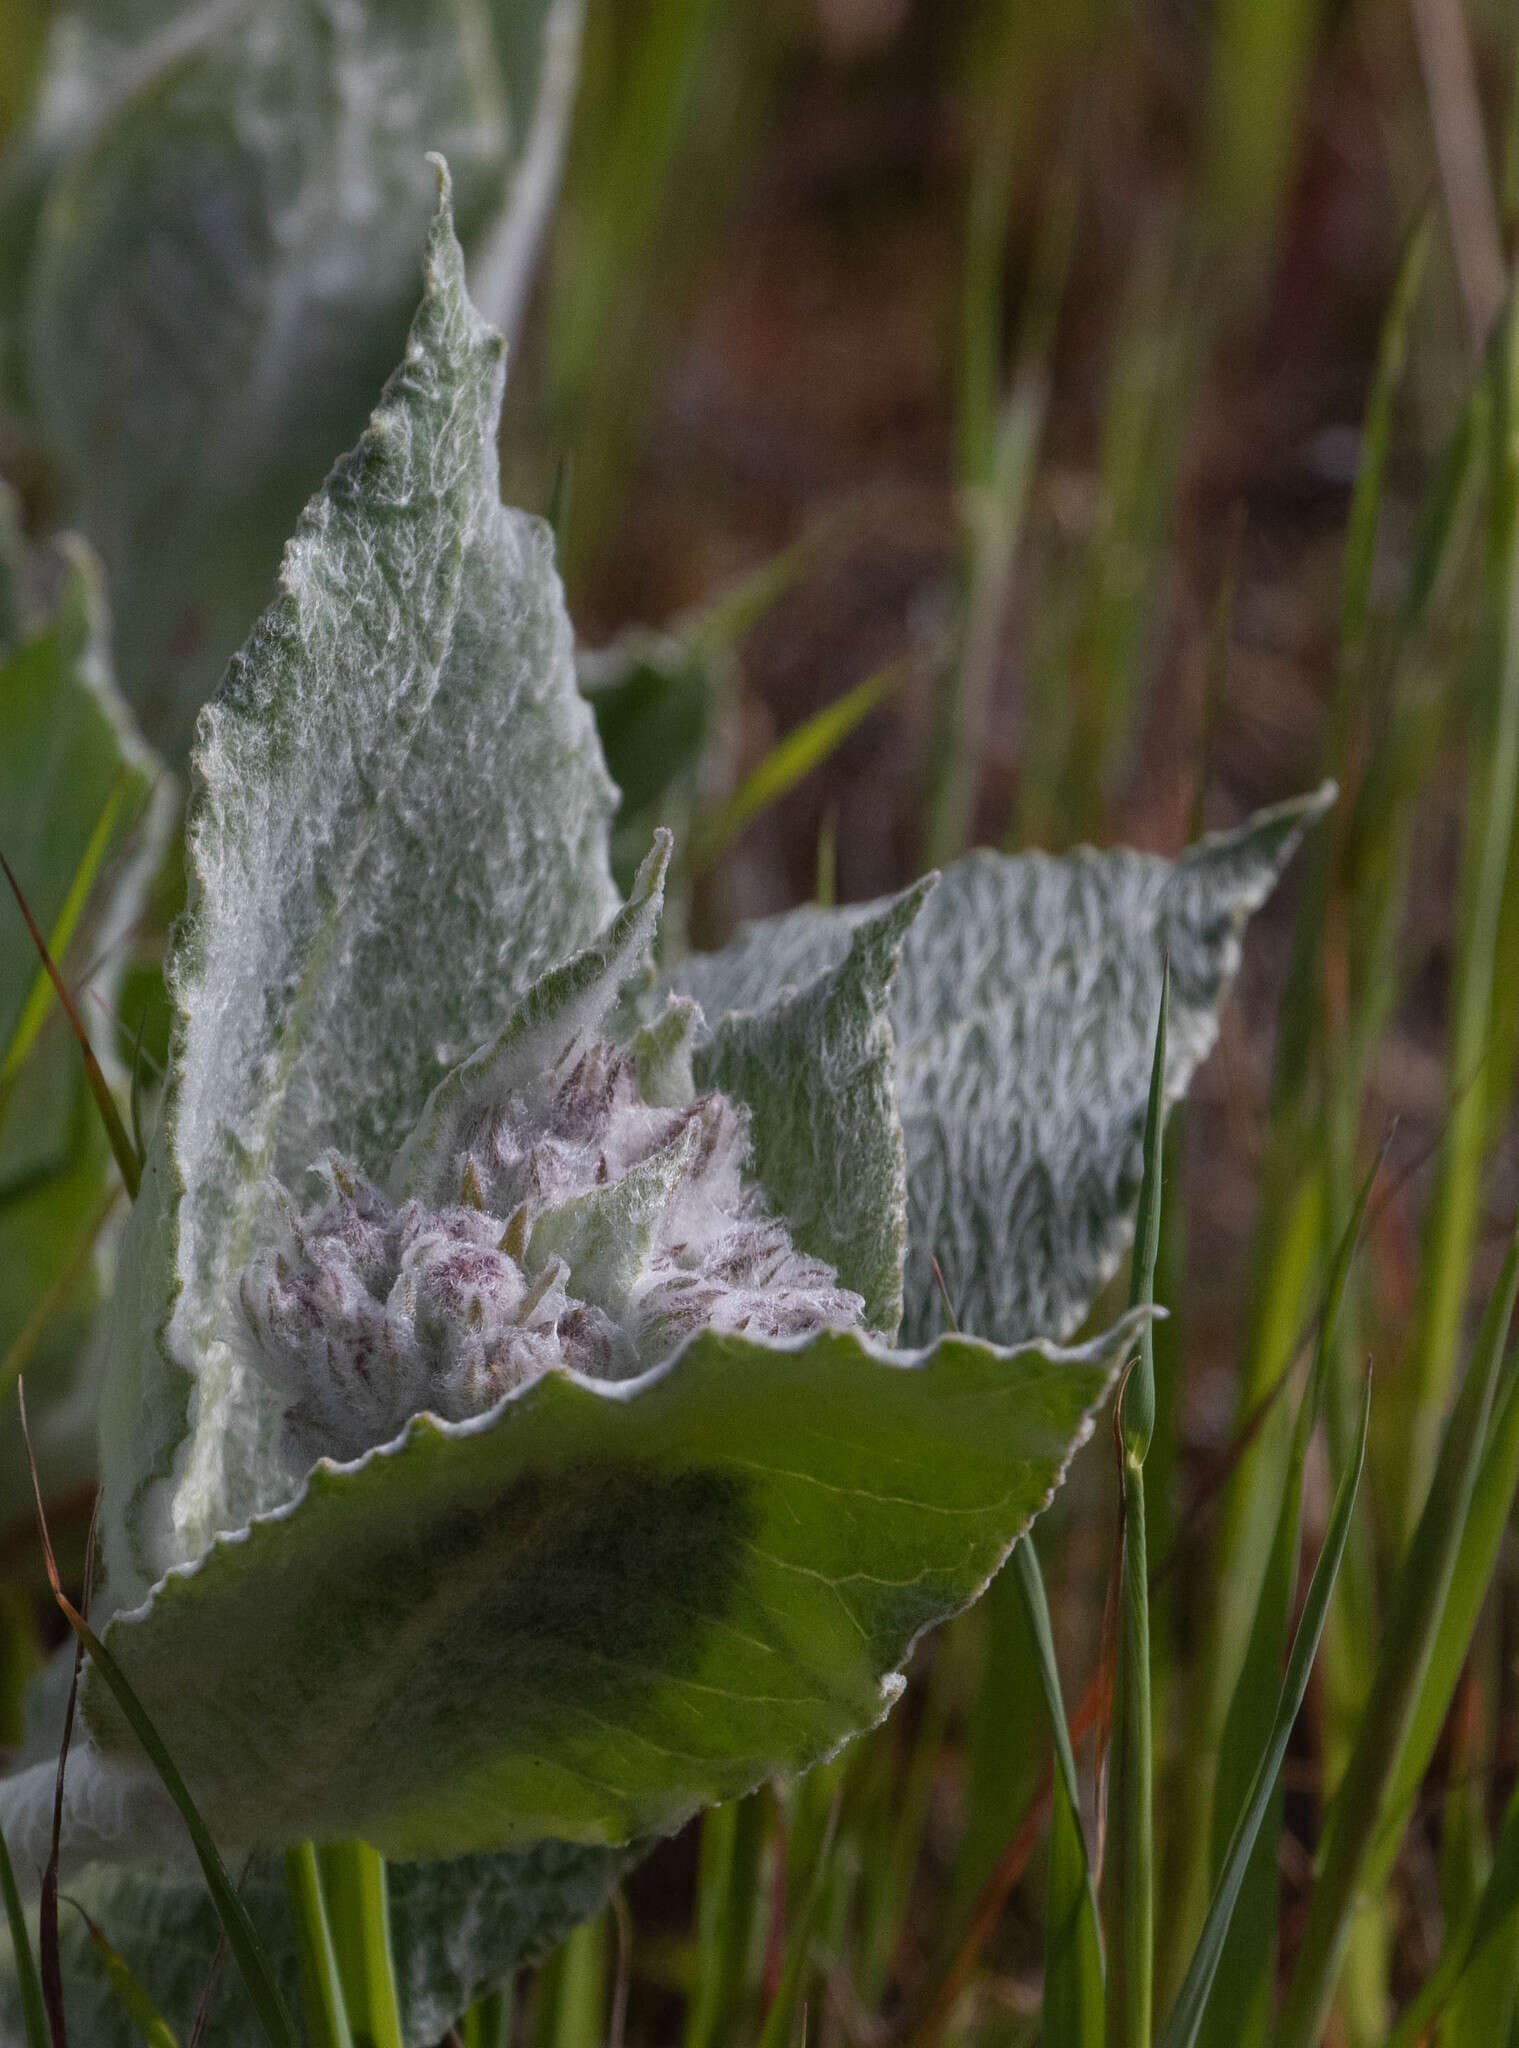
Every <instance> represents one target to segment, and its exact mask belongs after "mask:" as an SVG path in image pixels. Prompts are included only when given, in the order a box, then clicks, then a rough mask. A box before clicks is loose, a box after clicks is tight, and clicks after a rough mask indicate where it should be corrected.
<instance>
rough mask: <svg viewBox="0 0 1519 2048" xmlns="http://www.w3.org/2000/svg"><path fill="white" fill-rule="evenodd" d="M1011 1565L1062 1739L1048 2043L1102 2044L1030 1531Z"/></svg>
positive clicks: (1081, 1852)
mask: <svg viewBox="0 0 1519 2048" xmlns="http://www.w3.org/2000/svg"><path fill="white" fill-rule="evenodd" d="M1012 1569H1013V1572H1014V1575H1015V1578H1016V1582H1017V1586H1018V1591H1019V1594H1020V1595H1021V1597H1022V1600H1023V1605H1024V1610H1025V1613H1026V1615H1027V1619H1028V1625H1029V1632H1030V1634H1031V1635H1032V1637H1033V1640H1034V1647H1035V1653H1036V1654H1035V1662H1036V1663H1037V1665H1038V1669H1039V1677H1040V1682H1041V1685H1042V1687H1043V1691H1044V1699H1045V1706H1046V1708H1047V1709H1048V1712H1049V1718H1050V1734H1051V1736H1052V1738H1053V1740H1054V1745H1055V1778H1054V1787H1053V1794H1054V1804H1053V1807H1052V1810H1051V1816H1050V1852H1049V1874H1048V1878H1047V1881H1046V1888H1045V1918H1044V2015H1043V2036H1044V2042H1045V2048H1102V2032H1103V1998H1104V1988H1103V1970H1102V1941H1101V1936H1100V1934H1099V1932H1098V1926H1097V1899H1096V1894H1095V1892H1094V1891H1093V1888H1092V1873H1091V1869H1090V1866H1089V1864H1088V1861H1087V1849H1086V1837H1085V1835H1084V1833H1083V1831H1082V1826H1081V1795H1080V1791H1079V1789H1078V1787H1077V1783H1076V1759H1075V1757H1074V1755H1073V1754H1072V1752H1071V1738H1070V1731H1069V1730H1068V1728H1067V1727H1066V1716H1065V1700H1064V1697H1063V1695H1062V1692H1061V1688H1060V1672H1059V1670H1058V1668H1057V1666H1056V1663H1055V1639H1054V1635H1053V1633H1052V1632H1051V1629H1050V1610H1049V1603H1048V1602H1047V1601H1046V1599H1045V1596H1044V1579H1043V1577H1042V1576H1041V1574H1040V1570H1039V1559H1038V1557H1037V1555H1036V1553H1035V1550H1034V1546H1033V1542H1032V1540H1031V1539H1030V1538H1029V1537H1027V1536H1024V1537H1021V1538H1020V1539H1019V1541H1018V1542H1017V1543H1016V1544H1015V1545H1014V1546H1013V1560H1012Z"/></svg>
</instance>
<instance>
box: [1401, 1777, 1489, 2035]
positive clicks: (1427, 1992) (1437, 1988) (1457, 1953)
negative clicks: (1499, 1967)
mask: <svg viewBox="0 0 1519 2048" xmlns="http://www.w3.org/2000/svg"><path fill="white" fill-rule="evenodd" d="M1516 1918H1519V1785H1516V1786H1515V1788H1514V1790H1513V1792H1512V1793H1511V1794H1510V1796H1509V1802H1508V1807H1507V1809H1506V1811H1505V1813H1504V1816H1503V1825H1502V1826H1501V1827H1500V1829H1499V1830H1498V1839H1497V1842H1496V1843H1495V1844H1494V1847H1493V1862H1492V1868H1491V1870H1490V1871H1489V1872H1488V1876H1487V1883H1486V1885H1485V1886H1484V1887H1483V1890H1482V1895H1481V1897H1480V1898H1479V1899H1478V1901H1477V1903H1476V1905H1475V1906H1474V1907H1473V1908H1472V1910H1471V1912H1470V1913H1469V1914H1468V1915H1467V1916H1466V1918H1465V1919H1464V1920H1463V1921H1462V1922H1461V1924H1460V1925H1459V1926H1456V1927H1448V1928H1447V1929H1446V1932H1445V1939H1444V1941H1443V1943H1442V1944H1441V1948H1440V1959H1439V1961H1438V1962H1437V1963H1436V1965H1435V1967H1434V1969H1433V1971H1432V1972H1431V1973H1430V1975H1429V1977H1428V1978H1427V1979H1426V1980H1425V1982H1424V1983H1423V1985H1422V1986H1421V1987H1420V1989H1419V1992H1418V1995H1417V1996H1416V1997H1415V1998H1414V2000H1413V2001H1412V2003H1411V2004H1410V2005H1409V2007H1408V2009H1407V2011H1406V2012H1405V2013H1404V2014H1403V2017H1402V2018H1401V2019H1400V2020H1399V2022H1398V2024H1397V2027H1396V2028H1395V2029H1394V2031H1393V2033H1392V2035H1391V2036H1390V2037H1389V2039H1388V2043H1387V2048H1418V2044H1419V2042H1420V2041H1421V2040H1422V2039H1423V2038H1424V2035H1425V2033H1426V2032H1427V2030H1428V2028H1429V2027H1430V2026H1431V2024H1432V2023H1433V2021H1434V2020H1435V2019H1436V2018H1437V2017H1438V2015H1439V2013H1440V2012H1441V2010H1442V2008H1443V2007H1444V2006H1445V2005H1446V2004H1447V2003H1448V2002H1449V2000H1450V1998H1451V1997H1452V1995H1453V1994H1454V1993H1455V1991H1456V1989H1457V1987H1458V1986H1459V1985H1460V1983H1461V1981H1462V1979H1463V1978H1464V1977H1465V1975H1466V1973H1467V1972H1468V1971H1469V1970H1470V1969H1472V1968H1474V1967H1475V1966H1476V1965H1477V1964H1478V1963H1479V1962H1480V1961H1481V1960H1482V1958H1483V1954H1484V1951H1485V1950H1487V1949H1488V1948H1489V1947H1490V1946H1491V1944H1492V1943H1493V1942H1494V1941H1496V1940H1497V1939H1498V1937H1499V1936H1500V1935H1501V1936H1505V1937H1506V1939H1507V1940H1508V1942H1509V1943H1510V1944H1512V1942H1513V1940H1514V1936H1515V1932H1516V1924H1515V1923H1516Z"/></svg>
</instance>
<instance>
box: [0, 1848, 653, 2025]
mask: <svg viewBox="0 0 1519 2048" xmlns="http://www.w3.org/2000/svg"><path fill="white" fill-rule="evenodd" d="M626 1860H627V1859H626V1857H625V1856H623V1855H619V1854H618V1853H617V1852H616V1851H614V1850H609V1849H586V1848H576V1847H574V1846H572V1845H571V1844H569V1843H566V1842H541V1843H539V1844H538V1845H537V1846H536V1847H534V1848H532V1849H526V1850H518V1851H513V1852H510V1853H507V1854H504V1855H499V1856H462V1857H458V1858H455V1859H453V1860H452V1861H449V1862H446V1863H402V1864H393V1865H392V1866H391V1869H390V1922H391V1938H392V1942H393V1945H394V1948H395V1955H396V1975H397V1981H398V1984H399V1988H400V1994H401V2010H402V2019H403V2023H404V2027H405V2035H406V2044H407V2048H435V2044H436V2043H437V2042H438V2041H439V2040H440V2039H441V2038H442V2036H443V2035H444V2033H446V2031H447V2029H448V2028H449V2026H450V2025H451V2024H452V2023H453V2022H454V2020H456V2019H457V2018H458V2016H459V2014H460V2013H462V2012H463V2011H464V2010H465V2008H466V2007H467V2006H468V2005H469V2003H470V2001H471V1999H472V1998H473V1997H475V1996H476V1995H477V1993H478V1992H480V1991H481V1990H483V1989H484V1988H485V1987H486V1986H487V1985H490V1984H494V1983H498V1982H500V1981H501V1980H502V1979H503V1978H507V1977H510V1976H511V1975H512V1973H513V1972H514V1971H515V1970H516V1969H518V1968H519V1967H520V1966H522V1965H523V1964H526V1963H532V1962H536V1961H537V1960H538V1958H539V1957H540V1956H542V1955H543V1954H545V1953H546V1952H547V1950H549V1949H550V1948H551V1947H553V1945H554V1944H555V1943H556V1942H557V1941H559V1940H560V1939H562V1937H563V1936H564V1935H565V1934H566V1933H567V1932H568V1931H569V1929H570V1928H571V1927H573V1926H575V1925H576V1924H577V1923H578V1922H579V1921H581V1920H583V1919H584V1918H585V1917H586V1916H587V1915H588V1914H590V1913H594V1912H595V1911H596V1910H597V1909H598V1908H599V1907H600V1906H601V1905H602V1904H603V1902H604V1901H605V1899H606V1896H607V1893H608V1892H609V1891H610V1889H611V1887H612V1885H613V1884H614V1883H615V1881H616V1878H617V1875H618V1872H619V1871H620V1870H621V1869H622V1868H623V1866H624V1864H625V1862H626ZM70 1890H71V1892H72V1893H73V1894H74V1895H75V1896H77V1897H78V1898H79V1900H80V1901H81V1903H82V1904H83V1905H85V1906H86V1907H87V1908H88V1910H89V1912H90V1914H91V1916H92V1917H93V1918H94V1919H95V1920H96V1921H97V1922H98V1923H99V1925H100V1926H101V1928H102V1929H103V1930H104V1932H105V1933H106V1934H107V1935H108V1937H109V1938H110V1939H111V1941H112V1942H113V1943H114V1944H115V1945H116V1946H117V1947H118V1948H120V1949H121V1951H122V1953H123V1954H124V1955H125V1956H126V1957H127V1958H128V1960H129V1961H130V1963H131V1966H132V1969H133V1971H134V1973H135V1974H136V1975H137V1977H138V1978H139V1979H140V1980H141V1982H142V1983H143V1985H144V1986H145V1987H146V1989H147V1991H148V1993H149V1995H150V1996H151V1997H152V2000H153V2002H154V2004H155V2005H156V2006H157V2008H158V2009H159V2011H160V2012H161V2013H162V2014H163V2015H164V2018H165V2019H166V2020H167V2021H168V2022H169V2024H170V2025H171V2026H172V2027H173V2028H174V2030H175V2032H176V2033H177V2034H178V2035H179V2037H180V2039H181V2040H182V2041H183V2040H187V2039H188V2036H189V2031H190V2024H191V2021H192V2020H193V2018H194V2016H195V2011H196V2008H197V2006H198V2005H199V2002H200V1997H201V1993H202V1990H203V1989H204V1987H205V1983H206V1977H207V1973H208V1972H209V1970H210V1967H211V1959H212V1957H213V1955H214V1954H215V1951H216V1944H217V1934H218V1927H217V1920H216V1914H215V1912H214V1910H213V1909H212V1905H211V1901H210V1898H209V1896H208V1894H207V1892H206V1888H205V1885H204V1883H203V1882H202V1881H201V1878H200V1875H199V1873H198V1872H197V1871H196V1870H194V1868H193V1867H192V1866H190V1865H188V1864H185V1863H176V1862H170V1863H168V1864H167V1865H165V1866H164V1867H162V1868H160V1869H158V1870H154V1871H142V1870H132V1871H124V1870H95V1871H91V1872H89V1873H88V1874H87V1875H85V1876H84V1877H81V1878H80V1879H78V1880H77V1881H76V1882H75V1883H74V1884H73V1885H72V1886H71V1887H70ZM242 1893H243V1897H244V1899H245V1900H246V1902H247V1905H248V1910H249V1912H250V1913H251V1915H252V1917H253V1920H254V1922H255V1924H256V1926H257V1927H258V1930H259V1933H260V1934H261V1935H262V1937H263V1940H264V1943H265V1946H266V1948H267V1949H268V1950H269V1952H270V1954H271V1956H272V1957H273V1958H274V1962H275V1965H276V1968H277V1971H278V1974H279V1981H280V1984H281V1987H282V1989H283V1991H284V1994H285V1997H286V1999H287V2000H288V2001H289V2002H290V2003H291V2004H292V2005H293V2004H294V2003H295V2001H296V1999H297V1998H298V1996H299V1981H298V1973H297V1967H296V1956H295V1947H294V1942H293V1939H292V1936H291V1932H290V1923H289V1919H288V1915H287V1909H286V1902H285V1885H284V1879H283V1876H282V1874H281V1868H280V1859H279V1858H278V1857H277V1856H261V1857H259V1858H258V1859H257V1860H256V1861H255V1863H254V1864H253V1866H252V1869H251V1871H250V1872H249V1874H248V1877H247V1878H246V1880H245V1881H244V1883H243V1886H242ZM61 1935H62V1948H63V1973H64V1982H65V1984H66V1985H67V1987H68V2000H69V2018H70V2021H71V2023H72V2025H73V2026H74V2028H75V2029H76V2030H77V2032H78V2036H79V2039H80V2040H81V2041H82V2042H87V2043H88V2044H89V2048H139V2037H138V2035H137V2034H136V2033H135V2032H134V2030H133V2026H132V2023H131V2021H130V2020H129V2019H128V2018H127V2015H126V2014H125V2013H124V2012H123V2011H122V2009H121V2006H120V2004H119V2003H118V2001H117V1999H116V1996H115V1993H114V1992H113V1990H112V1988H111V1986H110V1984H109V1982H108V1980H107V1978H106V1975H105V1973H104V1971H103V1969H102V1967H101V1965H100V1963H99V1961H98V1959H97V1958H96V1956H95V1954H94V1952H93V1950H92V1948H91V1946H90V1943H89V1940H88V1937H87V1935H86V1933H85V1930H84V1928H83V1927H82V1926H81V1925H80V1924H79V1923H78V1922H77V1921H76V1920H75V1919H73V1917H72V1916H66V1917H65V1919H64V1921H63V1924H62V1928H61ZM13 2038H16V2039H20V2038H21V2034H20V2004H19V1998H18V1990H17V1984H16V1979H15V1975H14V1970H13V1965H12V1961H11V1956H10V1953H9V1945H8V1943H7V1942H6V1941H5V1937H4V1936H3V1935H0V2039H3V2040H5V2041H7V2042H9V2041H10V2040H12V2039H13ZM206 2039H207V2041H208V2042H214V2043H215V2044H216V2048H264V2036H263V2033H262V2030H261V2029H260V2027H259V2024H258V2021H257V2019H256V2018H255V2016H254V2013H253V2009H252V2007H251V2006H250V2005H249V2003H248V2000H247V1995H246V1993H245V1992H244V1991H243V1988H242V1985H241V1983H240V1982H239V1980H238V1976H237V1973H236V1971H235V1970H229V1969H227V1968H225V1967H224V1968H223V1969H222V1970H221V1971H220V1972H219V1974H218V1977H217V1984H216V1990H215V1992H214V1994H213V1998H212V2004H211V2011H210V2019H209V2024H208V2027H207V2032H206Z"/></svg>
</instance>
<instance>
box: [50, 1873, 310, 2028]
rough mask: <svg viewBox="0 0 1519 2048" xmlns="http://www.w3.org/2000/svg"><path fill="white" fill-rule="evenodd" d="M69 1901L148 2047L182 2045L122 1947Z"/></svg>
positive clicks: (128, 2014)
mask: <svg viewBox="0 0 1519 2048" xmlns="http://www.w3.org/2000/svg"><path fill="white" fill-rule="evenodd" d="M68 1903H69V1904H70V1905H71V1906H72V1907H73V1909H74V1911H75V1912H76V1913H77V1914H78V1915H79V1917H80V1919H81V1920H82V1921H83V1922H84V1925H85V1932H86V1933H87V1934H88V1935H89V1937H90V1946H91V1948H93V1949H94V1951H95V1953H96V1955H97V1956H98V1957H99V1958H100V1963H101V1967H102V1969H103V1970H104V1971H105V1973H106V1977H107V1979H108V1980H109V1983H110V1986H111V1989H112V1991H113V1992H114V1993H115V1994H116V2000H117V2003H118V2004H119V2005H120V2006H121V2009H122V2011H123V2012H124V2013H125V2014H126V2015H127V2018H128V2019H129V2020H130V2021H131V2022H132V2025H133V2027H134V2029H135V2030H136V2032H137V2034H138V2036H139V2037H140V2039H142V2040H144V2041H146V2042H147V2044H148V2048H179V2040H178V2037H177V2036H176V2034H175V2032H174V2029H173V2028H172V2027H171V2026H170V2025H169V2023H168V2021H167V2020H166V2019H165V2018H164V2016H163V2014H162V2013H161V2012H160V2011H159V2010H158V2007H157V2006H156V2005H155V2004H154V2003H153V1999H152V1996H151V1994H150V1993H149V1991H148V1989H147V1986H146V1985H145V1984H144V1983H143V1981H142V1979H141V1978H140V1977H139V1976H138V1975H137V1974H136V1972H135V1971H134V1970H133V1968H132V1966H131V1964H130V1963H129V1962H128V1961H127V1959H126V1957H125V1956H124V1955H123V1954H122V1953H121V1951H120V1949H118V1948H116V1947H114V1946H113V1944H112V1943H111V1942H110V1941H109V1940H108V1939H107V1938H106V1935H105V1934H104V1932H103V1931H102V1930H101V1928H100V1927H99V1926H98V1925H97V1924H96V1922H95V1921H94V1920H92V1919H91V1918H90V1916H89V1914H88V1913H87V1912H86V1911H85V1910H84V1908H83V1906H81V1905H80V1903H79V1901H78V1900H77V1899H70V1900H69V1902H68ZM312 2048H319V2044H318V2042H317V2041H316V2040H313V2042H312Z"/></svg>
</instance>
